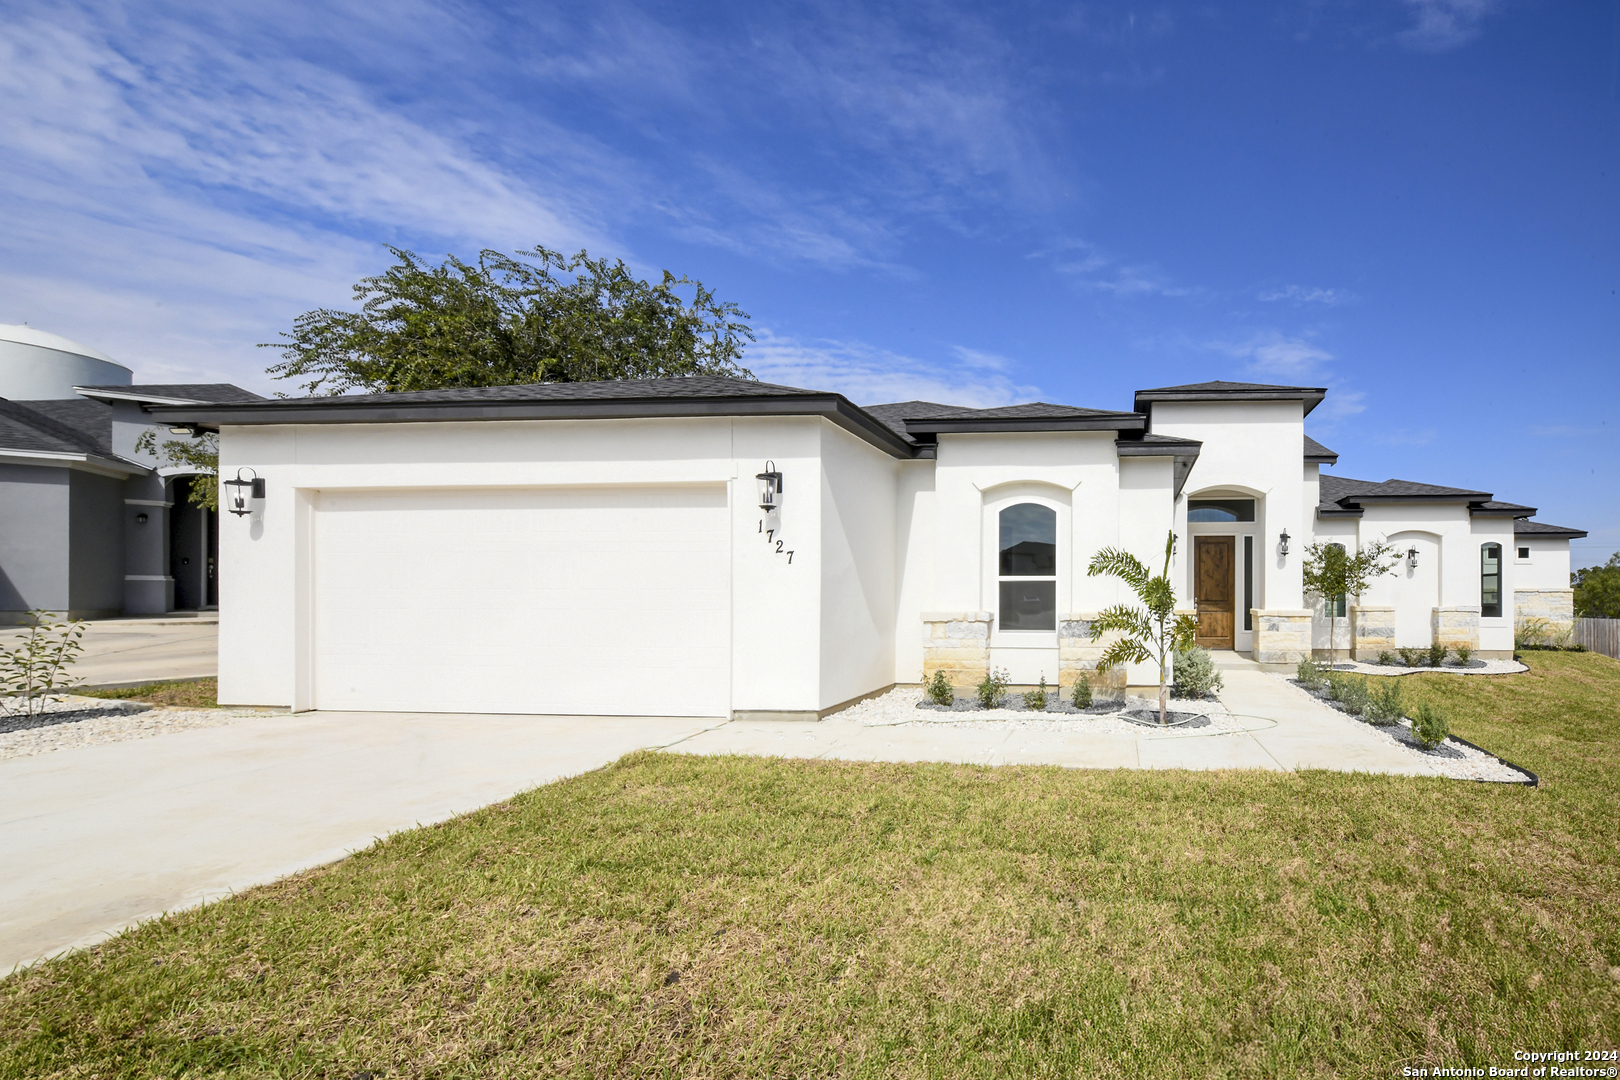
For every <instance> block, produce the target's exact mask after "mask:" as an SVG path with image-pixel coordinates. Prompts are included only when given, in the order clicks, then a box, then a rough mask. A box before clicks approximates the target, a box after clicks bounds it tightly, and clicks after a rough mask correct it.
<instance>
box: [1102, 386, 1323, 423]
mask: <svg viewBox="0 0 1620 1080" xmlns="http://www.w3.org/2000/svg"><path fill="white" fill-rule="evenodd" d="M1326 397H1327V388H1326V387H1322V386H1303V387H1300V388H1298V389H1294V390H1138V391H1137V392H1136V398H1135V401H1134V404H1135V406H1136V411H1137V412H1141V413H1145V412H1147V410H1146V409H1144V408H1143V407H1142V406H1143V405H1152V404H1153V403H1154V402H1157V401H1166V402H1177V401H1187V402H1196V401H1204V402H1221V401H1298V402H1302V403H1303V404H1304V406H1305V415H1306V416H1309V415H1311V410H1312V409H1315V408H1316V407H1317V406H1318V405H1320V404H1322V400H1323V399H1324V398H1326Z"/></svg>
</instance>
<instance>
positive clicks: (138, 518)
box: [135, 511, 146, 525]
mask: <svg viewBox="0 0 1620 1080" xmlns="http://www.w3.org/2000/svg"><path fill="white" fill-rule="evenodd" d="M135 524H137V525H145V524H146V512H145V511H142V512H141V513H139V514H136V515H135Z"/></svg>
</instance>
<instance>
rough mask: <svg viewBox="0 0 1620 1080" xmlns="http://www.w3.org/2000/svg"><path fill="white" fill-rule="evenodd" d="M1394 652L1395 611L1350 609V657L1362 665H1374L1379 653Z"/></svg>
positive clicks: (1368, 608)
mask: <svg viewBox="0 0 1620 1080" xmlns="http://www.w3.org/2000/svg"><path fill="white" fill-rule="evenodd" d="M1394 651H1395V609H1394V608H1392V607H1363V606H1361V605H1357V606H1355V607H1352V608H1351V609H1350V655H1351V656H1352V657H1354V658H1355V659H1357V660H1360V661H1361V662H1362V663H1364V664H1371V663H1375V662H1376V661H1377V660H1378V654H1379V653H1381V652H1394Z"/></svg>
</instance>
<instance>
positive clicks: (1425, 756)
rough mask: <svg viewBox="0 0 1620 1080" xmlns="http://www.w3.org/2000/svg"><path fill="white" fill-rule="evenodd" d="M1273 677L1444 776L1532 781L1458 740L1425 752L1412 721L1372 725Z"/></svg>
mask: <svg viewBox="0 0 1620 1080" xmlns="http://www.w3.org/2000/svg"><path fill="white" fill-rule="evenodd" d="M1374 670H1377V669H1374ZM1271 677H1272V678H1274V679H1280V680H1281V681H1283V682H1285V683H1287V684H1288V685H1289V686H1290V687H1292V688H1293V689H1294V691H1295V692H1296V693H1300V694H1304V695H1305V696H1306V697H1308V698H1310V699H1311V700H1313V701H1316V702H1318V703H1319V704H1322V705H1325V706H1327V707H1328V708H1329V709H1332V710H1333V711H1334V712H1335V713H1337V714H1338V715H1339V716H1340V717H1341V718H1342V719H1343V720H1344V722H1345V723H1346V724H1355V725H1356V726H1357V727H1360V728H1361V729H1362V730H1364V731H1370V732H1373V733H1374V734H1376V735H1378V736H1380V737H1382V738H1385V739H1388V740H1389V741H1390V742H1392V743H1394V744H1395V745H1396V746H1399V747H1400V748H1401V749H1402V750H1404V751H1405V752H1406V753H1407V754H1409V755H1411V756H1412V757H1413V758H1415V759H1416V760H1419V761H1422V762H1424V763H1425V764H1427V765H1428V766H1429V767H1430V768H1432V769H1433V770H1435V772H1437V773H1439V774H1440V775H1441V776H1444V777H1448V778H1450V779H1452V780H1480V781H1484V782H1486V783H1493V784H1522V783H1524V782H1525V781H1527V780H1529V779H1530V777H1529V776H1528V775H1527V774H1525V773H1523V772H1521V771H1519V770H1518V769H1515V768H1513V767H1512V766H1511V765H1508V764H1507V763H1505V762H1503V761H1502V760H1501V759H1500V758H1497V757H1496V756H1495V755H1493V754H1487V753H1485V752H1484V751H1483V750H1476V749H1474V748H1473V747H1472V746H1468V745H1466V744H1464V743H1460V742H1458V741H1457V740H1456V739H1452V738H1448V739H1446V741H1445V742H1443V743H1441V744H1440V745H1439V746H1437V747H1435V748H1434V749H1433V750H1425V749H1423V747H1421V746H1419V745H1418V743H1417V741H1416V740H1415V739H1413V738H1412V722H1411V721H1410V720H1407V719H1406V718H1404V717H1403V718H1401V720H1400V721H1399V722H1398V723H1394V724H1389V725H1387V726H1380V725H1378V724H1369V723H1367V721H1365V720H1363V719H1361V718H1360V717H1358V716H1351V715H1350V714H1349V713H1347V712H1345V711H1344V710H1343V709H1341V708H1340V707H1339V704H1338V702H1336V701H1330V700H1328V699H1327V698H1322V697H1317V696H1316V695H1315V694H1313V693H1311V692H1310V691H1309V690H1306V689H1305V688H1304V687H1303V686H1300V685H1299V684H1298V683H1297V682H1295V681H1294V680H1293V679H1291V678H1289V677H1288V676H1286V675H1281V674H1277V673H1276V672H1272V673H1271Z"/></svg>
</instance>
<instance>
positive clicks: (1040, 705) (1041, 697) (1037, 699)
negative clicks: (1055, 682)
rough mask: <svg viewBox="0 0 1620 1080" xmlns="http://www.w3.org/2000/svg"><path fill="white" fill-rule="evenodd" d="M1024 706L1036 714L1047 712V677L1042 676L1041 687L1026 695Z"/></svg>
mask: <svg viewBox="0 0 1620 1080" xmlns="http://www.w3.org/2000/svg"><path fill="white" fill-rule="evenodd" d="M1024 706H1025V707H1026V708H1030V709H1034V710H1035V711H1036V712H1045V711H1046V676H1045V675H1042V676H1041V685H1040V686H1039V687H1037V688H1036V689H1034V690H1031V691H1030V692H1029V693H1027V694H1025V695H1024Z"/></svg>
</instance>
